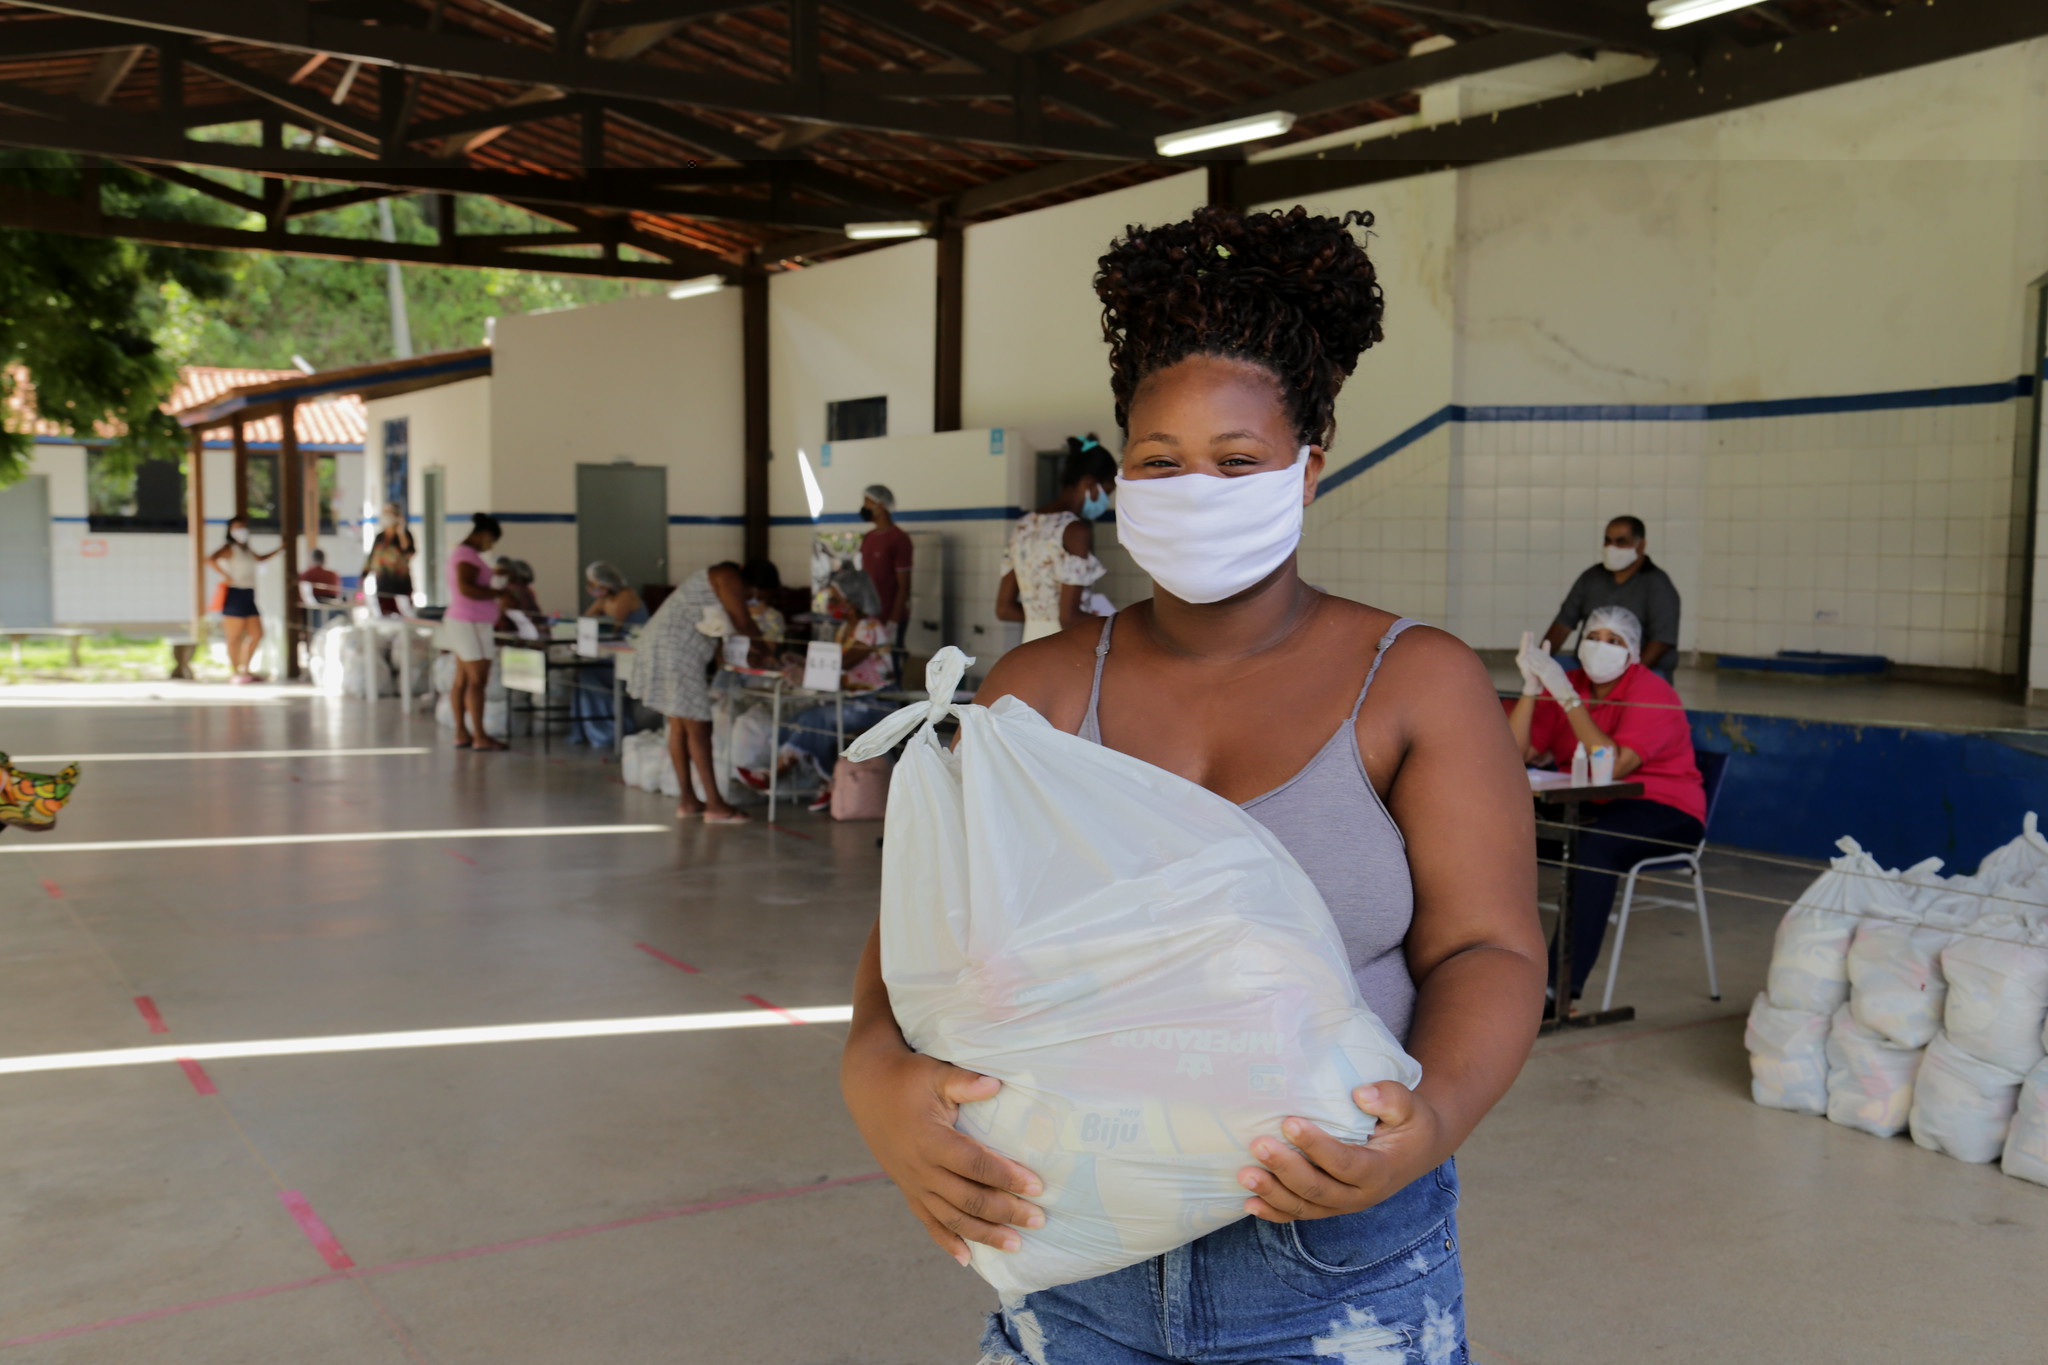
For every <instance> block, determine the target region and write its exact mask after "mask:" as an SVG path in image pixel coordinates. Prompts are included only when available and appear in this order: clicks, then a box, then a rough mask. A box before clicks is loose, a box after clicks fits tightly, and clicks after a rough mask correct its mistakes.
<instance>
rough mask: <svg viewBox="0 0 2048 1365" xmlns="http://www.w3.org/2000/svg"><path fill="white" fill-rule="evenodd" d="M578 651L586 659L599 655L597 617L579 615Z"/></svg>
mask: <svg viewBox="0 0 2048 1365" xmlns="http://www.w3.org/2000/svg"><path fill="white" fill-rule="evenodd" d="M576 652H577V653H578V654H580V655H582V656H583V657H584V658H586V659H595V658H596V657H597V656H598V647H597V618H596V617H595V616H579V617H577V618H576Z"/></svg>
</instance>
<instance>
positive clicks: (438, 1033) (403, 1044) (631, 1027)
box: [0, 1005, 853, 1075]
mask: <svg viewBox="0 0 2048 1365" xmlns="http://www.w3.org/2000/svg"><path fill="white" fill-rule="evenodd" d="M784 1013H786V1014H790V1015H794V1016H796V1018H795V1020H791V1019H788V1018H785V1017H784ZM852 1018H853V1006H851V1005H816V1006H812V1007H811V1008H808V1009H793V1010H788V1011H786V1012H783V1013H778V1012H775V1011H772V1010H764V1009H752V1010H730V1011H721V1012H719V1013H717V1014H657V1015H648V1016H643V1017H641V1018H637V1019H578V1020H571V1021H569V1022H566V1023H558V1024H493V1025H487V1026H485V1027H482V1028H437V1029H415V1030H412V1031H409V1032H404V1033H343V1034H333V1035H330V1036H328V1037H325V1038H266V1039H257V1040H254V1041H251V1042H243V1043H183V1044H177V1045H173V1046H169V1047H122V1048H112V1049H109V1050H107V1051H104V1052H49V1053H44V1054H43V1055H41V1056H38V1057H0V1075H7V1074H18V1073H21V1072H27V1071H78V1070H83V1069H86V1068H89V1067H107V1066H145V1065H148V1064H150V1063H155V1062H177V1061H193V1062H210V1061H214V1060H217V1059H219V1058H223V1057H299V1056H305V1055H307V1054H309V1053H320V1052H382V1051H386V1050H389V1049H393V1048H410V1047H455V1046H458V1045H461V1044H465V1043H521V1042H529V1041H532V1040H534V1039H542V1038H618V1037H626V1036H632V1035H638V1034H646V1033H696V1032H700V1031H702V1030H705V1029H727V1028H767V1027H769V1026H771V1025H789V1024H791V1023H793V1022H802V1023H806V1024H843V1023H846V1022H847V1021H848V1020H850V1019H852Z"/></svg>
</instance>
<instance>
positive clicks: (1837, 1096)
mask: <svg viewBox="0 0 2048 1365" xmlns="http://www.w3.org/2000/svg"><path fill="white" fill-rule="evenodd" d="M1827 1050H1828V1118H1829V1119H1830V1120H1831V1121H1833V1122H1835V1123H1839V1124H1841V1125H1842V1126H1844V1127H1846V1128H1860V1129H1862V1130H1863V1131H1864V1132H1866V1133H1874V1134H1876V1135H1877V1136H1878V1137H1896V1136H1897V1135H1898V1134H1900V1133H1903V1132H1905V1131H1906V1116H1907V1114H1908V1113H1909V1112H1910V1111H1911V1110H1912V1107H1913V1074H1914V1073H1915V1072H1916V1071H1918V1070H1919V1069H1920V1055H1921V1053H1922V1051H1923V1050H1924V1049H1921V1048H1917V1047H1910V1048H1909V1047H1898V1046H1896V1045H1895V1044H1893V1043H1891V1042H1890V1041H1888V1040H1887V1039H1886V1038H1885V1036H1884V1035H1883V1034H1882V1033H1879V1032H1877V1031H1876V1030H1875V1029H1869V1028H1865V1027H1864V1026H1863V1025H1862V1024H1860V1023H1858V1022H1857V1021H1856V1018H1855V1016H1854V1015H1852V1014H1851V1013H1850V1009H1849V1006H1847V1005H1844V1006H1842V1008H1840V1009H1838V1010H1836V1011H1835V1018H1834V1022H1833V1024H1832V1025H1831V1026H1830V1027H1829V1029H1828V1049H1827Z"/></svg>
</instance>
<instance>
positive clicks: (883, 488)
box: [860, 483, 896, 512]
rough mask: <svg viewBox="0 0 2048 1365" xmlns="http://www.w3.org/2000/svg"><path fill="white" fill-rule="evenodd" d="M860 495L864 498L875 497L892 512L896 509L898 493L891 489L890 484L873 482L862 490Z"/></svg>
mask: <svg viewBox="0 0 2048 1365" xmlns="http://www.w3.org/2000/svg"><path fill="white" fill-rule="evenodd" d="M860 495H861V496H862V497H864V498H873V499H874V500H875V501H876V502H878V503H880V504H882V506H884V507H886V508H888V509H889V510H890V511H891V512H893V511H895V510H896V495H895V494H894V493H892V492H890V491H889V485H887V484H885V483H871V484H869V485H868V486H867V487H866V488H863V489H862V490H861V491H860Z"/></svg>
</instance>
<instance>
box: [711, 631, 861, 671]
mask: <svg viewBox="0 0 2048 1365" xmlns="http://www.w3.org/2000/svg"><path fill="white" fill-rule="evenodd" d="M753 643H754V642H753V641H752V640H750V639H748V638H747V637H746V636H744V635H728V636H726V637H725V666H726V667H727V668H745V667H746V666H747V658H748V650H749V648H750V647H751V646H752V645H753ZM834 648H837V646H834Z"/></svg>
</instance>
